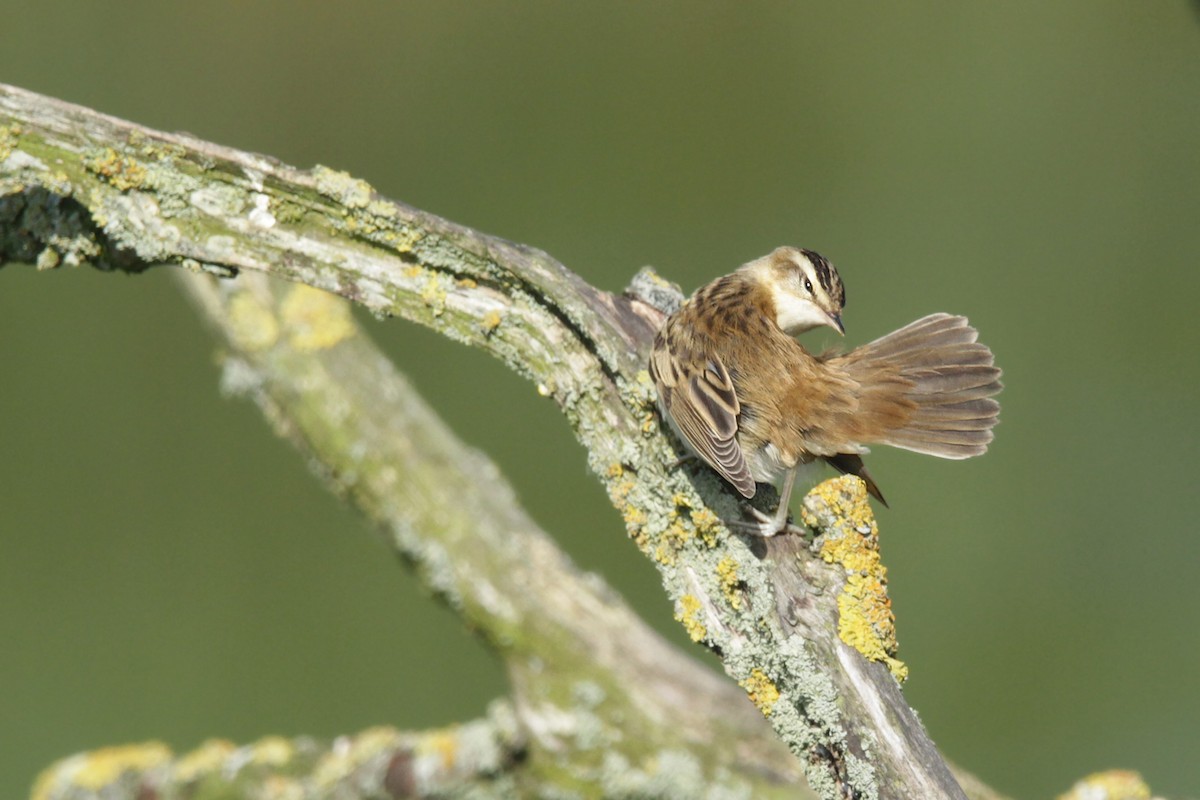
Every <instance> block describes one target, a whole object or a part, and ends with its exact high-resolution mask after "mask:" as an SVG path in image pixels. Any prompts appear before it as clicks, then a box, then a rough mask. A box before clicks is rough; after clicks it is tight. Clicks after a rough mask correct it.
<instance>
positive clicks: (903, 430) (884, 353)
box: [831, 314, 1003, 459]
mask: <svg viewBox="0 0 1200 800" xmlns="http://www.w3.org/2000/svg"><path fill="white" fill-rule="evenodd" d="M978 337H979V333H978V331H976V330H975V329H974V328H972V327H971V326H970V324H969V323H968V322H967V319H966V317H958V316H954V315H951V314H931V315H929V316H928V317H923V318H922V319H919V320H917V321H916V322H913V323H911V324H909V325H906V326H904V327H903V328H901V329H899V330H897V331H893V332H892V333H889V334H887V335H886V336H883V337H881V338H879V339H876V340H875V341H873V342H871V343H870V344H867V345H864V346H862V347H859V348H857V349H855V350H853V351H852V352H850V353H847V354H846V355H844V356H840V357H837V358H836V359H831V360H836V361H838V362H840V364H839V365H840V366H841V367H842V369H844V370H845V372H846V374H847V375H848V376H850V377H851V378H854V379H855V380H856V381H858V382H859V384H860V385H861V386H862V389H863V395H862V402H863V404H864V408H863V411H864V412H867V413H868V414H869V413H871V411H872V409H871V406H872V405H873V396H874V395H876V394H878V396H879V399H880V403H879V405H880V409H879V410H880V412H881V417H880V421H881V422H882V412H883V411H884V408H883V406H884V401H883V398H884V396H885V395H887V396H890V397H891V398H892V400H891V402H890V403H888V405H890V406H891V408H890V409H889V410H888V411H887V417H888V419H889V423H890V424H887V425H881V426H880V427H879V428H877V429H876V431H875V436H874V437H873V438H874V441H876V442H878V443H880V444H888V445H892V446H893V447H901V448H904V449H906V450H914V451H916V452H918V453H927V454H929V455H932V456H940V457H941V458H955V459H960V458H970V457H971V456H977V455H980V454H982V453H984V452H985V451H986V450H987V446H988V444H989V443H990V442H991V441H992V427H993V426H995V424H996V423H997V422H998V421H999V415H1000V404H999V403H998V402H997V401H996V400H995V399H994V397H993V395H995V394H997V393H998V392H999V391H1000V389H1001V388H1002V387H1003V385H1002V384H1001V383H1000V369H999V368H997V367H996V366H995V365H994V358H993V356H992V351H991V350H989V349H988V348H987V346H986V345H983V344H980V343H979V342H977V341H976V339H977V338H978ZM876 389H878V391H876ZM897 389H900V390H901V391H902V392H903V400H902V404H903V406H906V407H907V408H905V411H906V412H907V413H902V414H897V413H895V411H896V410H898V409H896V408H895V393H896V390H897Z"/></svg>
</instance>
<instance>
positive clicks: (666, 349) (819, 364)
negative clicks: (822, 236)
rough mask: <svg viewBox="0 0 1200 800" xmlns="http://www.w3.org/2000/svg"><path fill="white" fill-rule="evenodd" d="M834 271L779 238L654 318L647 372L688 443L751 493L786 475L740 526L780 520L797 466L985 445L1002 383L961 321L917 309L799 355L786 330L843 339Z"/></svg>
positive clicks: (843, 464) (760, 528)
mask: <svg viewBox="0 0 1200 800" xmlns="http://www.w3.org/2000/svg"><path fill="white" fill-rule="evenodd" d="M845 305H846V289H845V286H844V285H843V283H842V279H841V276H840V275H839V274H838V271H837V269H835V268H834V266H833V264H831V263H830V262H829V261H828V260H827V259H825V258H824V257H822V256H821V255H820V254H818V253H816V252H814V251H812V250H805V249H801V248H797V247H786V246H785V247H779V248H777V249H776V250H774V251H773V252H771V253H770V254H769V255H766V256H763V257H762V258H758V259H755V260H753V261H750V262H749V263H746V264H744V265H742V266H741V267H740V268H738V269H737V270H736V271H734V272H732V273H730V274H728V275H725V276H722V277H720V278H717V279H716V280H714V281H712V282H710V283H708V284H706V285H704V286H702V287H700V288H699V289H698V290H696V292H695V294H693V295H692V296H691V297H690V298H689V299H688V300H686V301H685V302H684V303H683V305H682V306H681V307H680V308H679V309H678V310H677V311H675V312H674V313H673V314H671V315H670V316H669V317H667V319H666V320H665V321H664V323H663V325H662V327H661V328H660V329H659V331H658V332H657V334H656V336H655V339H654V346H653V349H652V352H651V355H650V363H649V372H650V375H651V377H652V378H653V380H654V384H655V387H656V389H657V391H658V404H659V408H660V410H661V412H662V415H663V416H664V417H665V418H666V419H667V421H669V422H670V424H671V427H672V428H673V429H674V430H675V432H676V433H677V434H678V435H679V436H680V438H681V439H682V440H683V441H684V443H685V444H686V445H687V446H688V448H689V449H690V450H691V451H692V452H694V453H695V454H696V455H698V456H699V457H700V458H701V459H702V460H703V461H704V462H705V463H707V464H708V466H709V467H711V468H712V469H713V470H715V471H716V472H717V474H718V475H720V476H721V477H722V478H723V479H724V480H725V481H727V482H728V483H729V484H730V485H732V486H733V488H735V489H736V490H737V491H738V492H739V493H740V494H741V495H742V496H743V497H745V498H747V499H749V498H753V497H754V495H755V494H756V492H757V484H758V483H776V482H777V481H779V479H780V478H782V479H783V482H782V486H781V487H780V491H779V496H780V500H779V507H778V509H777V510H776V512H775V514H774V515H773V516H767V515H764V514H763V513H761V512H758V511H757V510H753V509H752V513H754V515H755V517H756V520H757V522H755V523H750V524H742V525H741V526H742V527H748V528H750V529H751V530H753V531H754V532H756V533H758V534H760V535H763V536H773V535H775V534H777V533H779V532H781V531H783V530H785V529H786V528H787V516H788V504H789V500H790V496H791V492H792V488H793V484H794V482H795V479H796V472H797V470H798V469H799V468H800V467H802V466H804V465H806V464H809V463H812V462H815V461H823V462H825V463H827V464H829V465H830V466H832V467H833V468H834V469H836V470H837V471H838V472H840V473H842V474H850V475H856V476H858V477H859V478H861V479H862V481H863V482H864V484H865V485H866V489H867V491H868V492H869V493H870V494H871V495H872V496H873V497H875V498H876V499H877V500H879V501H880V502H881V503H883V505H884V506H887V501H886V500H884V496H883V493H882V492H881V491H880V489H879V486H878V485H877V484H876V483H875V481H874V479H873V478H872V477H871V474H870V473H869V472H868V471H867V468H866V466H865V465H864V463H863V458H862V456H863V455H864V454H865V453H867V452H868V451H869V450H868V448H869V446H870V445H874V444H883V445H891V446H893V447H898V448H903V449H906V450H912V451H915V452H918V453H925V454H928V455H932V456H938V457H941V458H948V459H964V458H970V457H972V456H978V455H981V454H983V453H984V452H985V451H986V450H987V447H988V444H989V443H990V442H991V441H992V437H993V432H992V428H993V427H994V426H995V425H996V423H997V422H998V420H999V413H1000V404H999V402H997V401H996V399H995V397H994V396H995V395H996V394H997V393H999V391H1000V390H1001V388H1003V385H1002V384H1001V382H1000V376H1001V371H1000V369H999V368H998V367H996V366H995V363H994V362H995V359H994V357H993V355H992V351H991V350H990V349H989V348H988V347H987V346H985V345H984V344H982V343H980V342H978V341H977V339H978V335H979V334H978V332H977V331H976V330H975V328H973V327H971V325H970V323H969V322H968V321H967V319H966V318H965V317H962V316H957V315H953V314H945V313H937V314H930V315H929V316H926V317H922V318H921V319H918V320H916V321H915V322H912V323H910V324H908V325H905V326H904V327H902V328H900V329H898V330H896V331H893V332H892V333H889V334H887V335H885V336H882V337H880V338H878V339H876V340H874V341H873V342H870V343H868V344H865V345H862V346H860V347H857V348H854V349H852V350H850V351H848V352H840V351H829V352H824V353H820V354H813V353H810V352H809V351H808V350H806V349H805V348H804V346H803V345H802V344H800V342H799V341H797V339H796V337H797V336H798V335H799V334H801V333H804V332H805V331H809V330H812V329H814V328H819V327H829V328H832V329H834V330H835V331H837V332H838V333H839V334H842V335H845V330H846V329H845V327H844V325H843V323H842V310H843V308H844V307H845Z"/></svg>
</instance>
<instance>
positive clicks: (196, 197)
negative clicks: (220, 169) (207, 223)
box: [187, 182, 246, 217]
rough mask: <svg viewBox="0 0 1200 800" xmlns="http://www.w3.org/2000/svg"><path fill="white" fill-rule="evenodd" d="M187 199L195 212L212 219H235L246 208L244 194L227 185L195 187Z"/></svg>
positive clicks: (216, 183) (213, 184)
mask: <svg viewBox="0 0 1200 800" xmlns="http://www.w3.org/2000/svg"><path fill="white" fill-rule="evenodd" d="M187 198H188V202H189V203H191V205H192V207H194V208H195V209H196V210H198V211H200V212H202V213H204V214H208V215H210V216H214V217H235V216H237V215H239V214H241V213H242V211H243V210H244V209H245V207H246V193H245V192H243V191H242V190H241V189H239V188H238V187H236V186H231V185H230V184H227V183H218V182H213V183H208V184H205V185H203V186H200V185H197V186H196V187H195V188H194V189H192V191H190V192H188V195H187Z"/></svg>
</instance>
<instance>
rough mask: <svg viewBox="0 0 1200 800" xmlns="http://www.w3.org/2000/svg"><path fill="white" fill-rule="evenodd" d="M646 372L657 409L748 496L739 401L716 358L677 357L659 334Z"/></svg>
mask: <svg viewBox="0 0 1200 800" xmlns="http://www.w3.org/2000/svg"><path fill="white" fill-rule="evenodd" d="M650 374H651V375H652V376H653V378H654V383H655V385H656V386H657V387H658V394H659V398H660V399H661V401H662V407H663V409H664V410H665V411H666V412H667V414H668V415H669V416H670V417H671V420H672V421H673V422H674V423H675V427H676V428H677V429H678V430H679V432H680V433H681V434H683V438H684V439H686V440H687V443H688V444H689V445H690V446H691V447H692V449H693V450H695V451H696V453H697V454H698V455H699V456H700V457H701V458H703V459H704V460H705V461H706V462H707V463H708V465H709V466H710V467H712V468H713V469H715V470H716V471H717V472H718V473H719V474H720V475H721V477H722V478H724V479H725V480H727V481H729V482H730V483H731V484H733V486H734V487H735V488H736V489H737V490H738V491H739V492H741V493H742V495H743V496H744V497H753V496H754V490H755V487H754V478H752V477H751V476H750V469H749V467H747V466H746V459H745V457H744V456H743V454H742V448H741V446H740V445H738V442H737V430H738V424H737V417H738V412H739V411H740V410H741V406H740V405H739V404H738V399H737V393H736V392H735V391H734V388H733V380H732V379H731V378H730V377H729V371H728V370H726V369H725V365H724V364H722V363H721V359H719V358H718V357H716V356H715V355H714V356H709V357H708V358H706V359H704V360H691V359H685V358H679V357H678V354H676V353H673V352H671V350H670V349H669V348H668V347H667V346H665V345H664V344H662V339H661V337H660V339H659V341H657V342H655V347H654V353H653V355H652V356H651V358H650Z"/></svg>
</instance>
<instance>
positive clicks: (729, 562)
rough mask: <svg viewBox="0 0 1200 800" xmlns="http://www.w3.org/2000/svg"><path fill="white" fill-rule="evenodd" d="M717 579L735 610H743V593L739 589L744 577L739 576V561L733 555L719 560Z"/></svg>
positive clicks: (722, 591)
mask: <svg viewBox="0 0 1200 800" xmlns="http://www.w3.org/2000/svg"><path fill="white" fill-rule="evenodd" d="M717 580H718V581H720V583H721V593H722V594H724V595H725V599H726V600H728V601H729V605H730V606H731V607H732V608H733V610H734V611H741V610H742V593H741V592H740V591H738V589H739V587H740V586H741V584H742V579H741V578H740V577H738V569H737V561H735V560H734V558H733V556H730V555H726V556H723V557H722V558H721V560H720V561H718V562H717Z"/></svg>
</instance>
